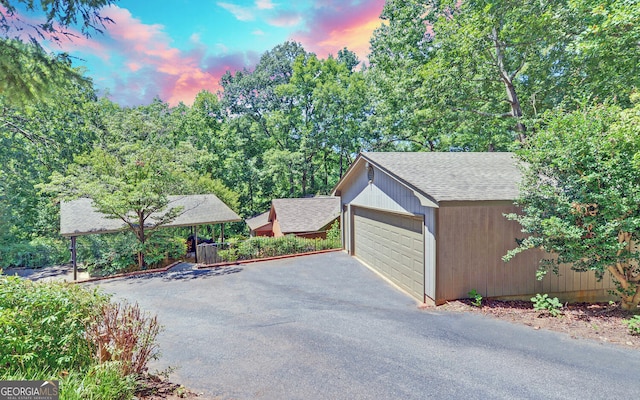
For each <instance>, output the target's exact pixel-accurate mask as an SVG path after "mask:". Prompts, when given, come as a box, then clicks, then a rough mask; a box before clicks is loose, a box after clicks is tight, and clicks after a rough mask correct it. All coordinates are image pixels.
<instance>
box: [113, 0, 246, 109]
mask: <svg viewBox="0 0 640 400" xmlns="http://www.w3.org/2000/svg"><path fill="white" fill-rule="evenodd" d="M105 15H107V16H108V17H110V18H111V19H113V20H114V21H115V24H113V25H111V26H109V29H108V31H107V33H108V39H107V40H106V41H105V42H106V43H108V51H110V52H111V53H114V54H117V57H118V58H123V59H124V60H125V61H124V64H125V65H126V66H127V67H128V71H127V72H126V73H125V72H124V71H121V70H118V69H116V70H115V71H114V72H113V73H112V79H113V80H114V82H115V85H114V86H113V88H112V89H111V91H110V93H109V95H110V97H111V98H112V99H113V100H114V101H117V102H119V103H122V104H127V105H133V104H144V103H148V102H150V101H151V100H153V99H154V98H155V97H159V98H160V99H161V100H163V101H166V102H168V103H169V104H171V105H177V104H178V103H180V102H184V103H186V104H191V103H192V102H193V100H194V98H195V96H196V94H197V93H198V92H200V91H202V90H205V89H206V90H209V91H211V92H216V91H218V90H219V89H220V87H219V80H220V77H221V76H222V75H223V74H224V72H225V71H226V69H225V70H220V69H219V68H217V67H216V66H214V67H213V68H212V67H208V66H207V64H211V63H212V62H211V60H210V59H206V58H205V57H206V48H204V46H203V45H202V44H200V43H198V42H197V39H198V38H197V37H192V42H191V43H192V45H193V46H195V47H194V48H192V49H191V50H189V51H183V50H180V49H178V48H176V47H172V45H171V42H172V40H171V38H170V37H169V36H168V35H167V34H166V32H165V30H164V27H163V26H162V25H159V24H153V25H149V24H144V23H142V22H141V21H140V20H139V19H137V18H134V17H133V16H132V15H131V13H130V12H129V11H128V10H126V9H123V8H119V7H116V6H111V7H109V8H108V9H107V10H106V12H105ZM114 57H115V56H114ZM216 59H217V60H218V61H219V62H220V63H222V65H224V66H225V67H226V68H230V69H233V70H235V69H241V68H242V67H244V66H245V65H246V63H245V58H244V57H225V56H223V57H218V58H216Z"/></svg>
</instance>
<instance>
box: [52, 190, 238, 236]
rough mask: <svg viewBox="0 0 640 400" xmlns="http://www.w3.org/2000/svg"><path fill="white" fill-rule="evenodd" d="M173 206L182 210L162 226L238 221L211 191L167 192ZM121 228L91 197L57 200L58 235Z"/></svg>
mask: <svg viewBox="0 0 640 400" xmlns="http://www.w3.org/2000/svg"><path fill="white" fill-rule="evenodd" d="M174 207H183V210H182V213H181V214H180V215H178V217H176V219H174V220H173V221H172V222H170V223H168V224H165V225H163V226H165V227H177V226H195V225H204V224H219V223H223V222H237V221H242V219H241V218H240V217H239V216H238V214H236V213H235V212H233V210H231V209H230V208H229V207H228V206H227V205H226V204H224V203H223V202H222V200H220V199H218V198H217V197H216V196H215V195H213V194H199V195H185V196H169V204H168V206H167V209H171V208H174ZM152 217H153V216H152ZM124 228H125V224H124V222H123V221H121V220H119V219H112V218H107V217H106V216H105V215H104V214H101V213H99V212H98V211H96V210H95V209H94V207H93V201H92V200H91V199H88V198H81V199H77V200H73V201H63V202H62V203H60V234H61V235H62V236H80V235H88V234H93V233H112V232H118V231H121V230H123V229H124Z"/></svg>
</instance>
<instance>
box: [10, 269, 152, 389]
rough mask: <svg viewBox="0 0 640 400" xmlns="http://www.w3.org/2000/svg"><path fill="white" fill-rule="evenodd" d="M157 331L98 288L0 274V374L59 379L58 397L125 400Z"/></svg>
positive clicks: (146, 319) (141, 374)
mask: <svg viewBox="0 0 640 400" xmlns="http://www.w3.org/2000/svg"><path fill="white" fill-rule="evenodd" d="M159 330H160V326H159V325H158V322H157V319H156V318H155V317H150V316H149V315H147V314H145V313H144V312H142V311H141V310H140V309H139V307H138V306H137V305H132V304H126V303H124V304H122V303H114V302H112V301H111V300H110V299H109V297H108V296H106V295H104V294H102V293H100V292H99V291H96V290H87V289H84V288H82V287H80V286H76V285H71V284H66V283H53V282H32V281H29V280H26V279H21V278H18V277H9V276H0V379H2V380H59V381H60V398H61V399H109V400H111V399H130V398H133V397H134V395H135V393H136V390H137V389H138V386H139V384H140V380H141V379H142V378H144V373H145V372H146V367H147V362H148V361H150V360H151V359H154V358H156V357H157V356H158V349H157V346H156V345H155V338H156V335H157V334H158V332H159Z"/></svg>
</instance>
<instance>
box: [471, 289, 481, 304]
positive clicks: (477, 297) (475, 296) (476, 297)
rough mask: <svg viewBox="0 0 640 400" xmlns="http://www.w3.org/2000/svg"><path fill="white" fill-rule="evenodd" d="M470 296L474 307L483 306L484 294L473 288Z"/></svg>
mask: <svg viewBox="0 0 640 400" xmlns="http://www.w3.org/2000/svg"><path fill="white" fill-rule="evenodd" d="M467 294H468V295H469V298H470V299H471V304H472V305H473V306H474V307H482V295H481V294H480V293H478V292H477V291H476V290H475V289H471V291H470V292H469V293H467Z"/></svg>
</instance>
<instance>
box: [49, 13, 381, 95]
mask: <svg viewBox="0 0 640 400" xmlns="http://www.w3.org/2000/svg"><path fill="white" fill-rule="evenodd" d="M383 6H384V0H361V1H356V0H352V1H348V0H347V1H340V0H325V1H311V0H305V1H297V2H286V1H280V2H279V1H277V0H244V1H241V0H224V1H215V0H212V1H202V0H197V1H196V0H178V1H175V0H157V1H154V2H146V1H145V2H141V1H135V0H121V1H118V2H116V4H115V5H113V6H110V7H108V8H105V9H103V11H102V13H101V14H102V15H104V16H107V17H109V18H111V19H112V20H113V21H114V23H113V24H108V25H107V27H106V30H105V31H104V33H103V34H99V33H96V34H93V35H92V37H91V38H89V39H85V38H83V37H78V38H75V39H73V40H72V41H66V40H64V41H62V42H61V43H60V44H51V45H49V49H51V50H52V51H65V52H69V53H70V54H71V55H72V56H74V57H76V58H77V59H76V60H75V61H74V65H76V66H80V67H83V68H86V75H88V76H89V77H91V78H92V79H93V80H94V83H95V85H96V87H97V88H99V89H100V90H101V91H102V92H103V93H105V94H107V95H108V96H109V98H111V99H112V100H114V101H116V102H118V103H119V104H121V105H139V104H148V103H149V102H151V101H152V100H153V99H154V98H156V97H159V98H160V99H161V100H163V101H166V102H169V103H170V104H171V105H177V104H178V103H180V102H184V103H185V104H191V103H192V102H193V99H194V97H195V96H196V94H197V93H198V92H200V91H201V90H205V89H206V90H209V91H211V92H216V91H218V90H219V89H220V86H219V80H220V77H221V76H222V75H223V74H224V73H225V72H226V71H231V72H235V71H237V70H241V69H243V68H248V69H251V68H253V66H254V65H255V64H256V62H257V61H258V59H259V58H260V56H261V55H262V54H263V53H264V52H265V51H267V50H270V49H272V48H273V47H275V46H276V45H278V44H281V43H284V42H285V41H286V40H291V41H296V42H300V43H301V44H302V45H303V47H304V48H305V49H306V50H307V51H311V52H314V53H316V54H317V55H318V57H320V58H326V57H327V56H328V55H329V54H333V55H336V54H337V52H338V50H340V49H342V48H344V47H347V48H348V49H350V50H352V51H354V52H355V53H356V54H357V55H358V57H359V58H360V60H366V59H367V55H368V53H369V40H370V38H371V36H372V33H373V30H374V29H375V28H377V27H378V26H380V25H381V23H382V21H381V20H380V19H379V16H380V13H381V12H382V8H383Z"/></svg>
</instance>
